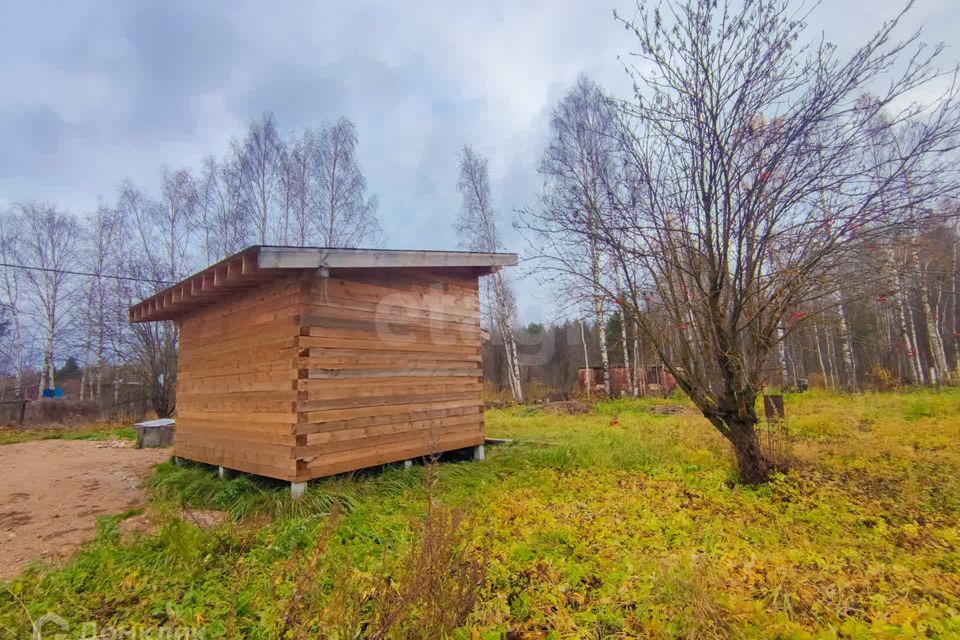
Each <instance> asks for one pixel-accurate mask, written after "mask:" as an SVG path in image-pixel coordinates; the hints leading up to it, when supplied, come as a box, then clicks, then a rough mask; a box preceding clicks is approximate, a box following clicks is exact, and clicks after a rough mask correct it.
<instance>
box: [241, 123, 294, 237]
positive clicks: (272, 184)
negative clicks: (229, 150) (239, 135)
mask: <svg viewBox="0 0 960 640" xmlns="http://www.w3.org/2000/svg"><path fill="white" fill-rule="evenodd" d="M235 147H236V155H237V157H238V160H239V167H240V172H241V175H242V181H241V184H242V185H243V194H244V204H245V206H246V207H247V208H248V210H249V212H250V221H251V222H252V223H253V227H254V234H253V235H254V240H255V241H256V242H258V243H260V244H266V243H267V241H268V238H269V234H270V231H271V229H272V228H273V227H274V226H275V221H274V215H275V213H274V210H275V208H276V206H277V203H276V200H277V197H278V194H279V191H280V173H281V168H282V165H281V158H282V155H283V144H282V142H281V141H280V136H279V134H278V133H277V127H276V123H275V121H274V117H273V114H272V113H265V114H263V116H261V118H260V120H258V121H256V122H253V123H251V125H250V128H249V130H248V131H247V135H246V137H245V138H244V139H243V142H242V143H241V144H240V145H235Z"/></svg>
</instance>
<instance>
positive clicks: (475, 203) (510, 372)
mask: <svg viewBox="0 0 960 640" xmlns="http://www.w3.org/2000/svg"><path fill="white" fill-rule="evenodd" d="M457 189H458V190H459V191H460V195H461V197H462V199H463V200H462V205H461V208H460V215H459V216H458V217H457V222H456V230H457V237H458V238H460V244H461V245H462V246H463V247H464V248H466V249H468V250H470V251H485V252H491V253H492V252H496V251H499V250H500V249H501V248H502V247H501V244H500V236H499V234H498V232H497V213H496V210H495V209H494V208H493V203H492V202H491V196H490V177H489V170H488V167H487V160H486V158H484V157H482V156H480V155H478V154H477V153H476V152H474V151H473V149H471V148H470V147H464V148H463V152H462V153H461V155H460V180H459V182H457ZM485 282H486V286H487V288H488V292H487V299H488V301H489V302H488V309H489V315H490V318H491V320H492V321H493V322H494V324H495V325H496V327H497V330H498V331H499V333H500V335H501V336H502V338H503V347H504V351H505V355H506V359H507V378H508V380H509V383H510V391H511V393H512V394H513V398H514V400H516V401H517V402H523V389H522V387H521V386H520V362H519V359H518V357H517V342H516V338H515V337H514V318H515V315H516V312H515V307H516V303H515V300H514V297H513V291H512V289H511V287H510V283H509V282H507V280H506V278H505V277H504V275H503V273H502V272H500V271H497V272H496V273H494V274H493V275H491V276H490V277H489V278H488V279H487V280H486V281H485Z"/></svg>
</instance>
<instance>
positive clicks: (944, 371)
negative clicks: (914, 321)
mask: <svg viewBox="0 0 960 640" xmlns="http://www.w3.org/2000/svg"><path fill="white" fill-rule="evenodd" d="M920 300H921V306H922V309H923V321H924V324H925V326H926V329H927V348H928V349H929V350H930V356H931V359H932V360H933V369H934V371H936V374H937V375H936V378H937V381H944V380H946V379H948V378H949V370H948V368H947V356H946V354H945V353H944V350H943V337H942V336H941V335H940V322H939V321H938V319H937V316H938V312H937V309H935V308H933V307H931V306H930V289H929V287H928V286H927V274H926V269H923V268H921V269H920ZM937 306H938V307H939V304H938V305H937Z"/></svg>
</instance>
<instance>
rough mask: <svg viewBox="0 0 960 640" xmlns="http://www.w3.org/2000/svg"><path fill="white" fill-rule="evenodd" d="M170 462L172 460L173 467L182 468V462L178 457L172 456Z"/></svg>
mask: <svg viewBox="0 0 960 640" xmlns="http://www.w3.org/2000/svg"><path fill="white" fill-rule="evenodd" d="M172 460H173V466H175V467H182V466H183V460H181V459H180V457H179V456H173V459H172Z"/></svg>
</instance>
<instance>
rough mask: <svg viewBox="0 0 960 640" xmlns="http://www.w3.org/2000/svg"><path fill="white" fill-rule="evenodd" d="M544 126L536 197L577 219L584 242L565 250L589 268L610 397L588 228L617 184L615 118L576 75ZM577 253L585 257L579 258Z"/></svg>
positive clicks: (601, 293) (597, 249) (601, 305)
mask: <svg viewBox="0 0 960 640" xmlns="http://www.w3.org/2000/svg"><path fill="white" fill-rule="evenodd" d="M550 124H551V131H552V138H551V140H550V143H549V145H548V146H547V149H546V151H545V152H544V157H543V160H542V161H541V163H540V173H541V175H543V176H544V191H543V195H542V196H541V200H542V203H543V207H544V208H545V209H546V210H547V211H548V213H547V215H550V216H554V217H561V216H562V217H566V218H568V219H576V218H580V219H581V226H582V227H583V236H584V237H585V239H586V243H585V246H583V248H582V249H580V245H574V246H573V247H571V249H580V250H577V251H576V252H575V254H574V256H576V257H575V258H574V259H583V260H584V262H585V263H586V264H588V265H589V266H590V282H588V283H584V284H586V285H587V287H588V297H589V300H590V304H591V306H592V310H593V316H594V322H595V326H596V328H597V331H598V332H599V339H600V362H601V365H602V367H603V384H604V389H605V391H606V393H607V396H610V356H609V352H608V338H607V334H606V309H605V307H606V304H605V303H606V302H607V300H606V298H607V296H606V293H605V291H606V290H608V289H609V287H604V286H603V284H602V282H601V281H602V280H603V278H604V271H605V262H606V260H605V259H604V258H605V256H604V254H603V250H602V248H601V246H600V243H599V240H598V238H599V234H597V233H596V232H595V230H594V227H595V226H596V225H597V224H599V222H598V221H599V220H600V219H602V218H604V217H609V216H610V215H611V212H612V202H611V197H610V187H611V185H613V184H616V183H618V182H619V178H618V177H617V175H616V174H617V173H618V172H619V171H620V170H621V165H622V162H623V155H622V154H621V153H620V147H619V144H618V136H617V127H616V125H617V117H616V114H615V112H614V109H613V105H612V104H611V102H610V100H609V99H608V98H607V97H606V96H604V95H603V94H602V93H601V91H600V89H599V87H597V85H596V84H594V83H593V82H592V81H591V80H590V79H589V78H587V77H586V76H582V75H581V76H580V77H579V78H578V79H577V83H576V86H574V88H573V89H572V90H571V91H570V92H569V93H568V94H567V95H566V96H565V97H564V98H563V100H561V101H560V103H559V104H558V105H557V107H556V108H555V109H554V111H553V117H552V119H551V122H550ZM551 210H552V211H553V212H552V213H550V211H551ZM582 253H585V254H586V255H583V256H582V257H581V256H580V254H582ZM574 256H571V257H574ZM575 282H576V281H575ZM578 284H579V283H578ZM614 288H616V287H614Z"/></svg>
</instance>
